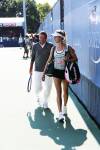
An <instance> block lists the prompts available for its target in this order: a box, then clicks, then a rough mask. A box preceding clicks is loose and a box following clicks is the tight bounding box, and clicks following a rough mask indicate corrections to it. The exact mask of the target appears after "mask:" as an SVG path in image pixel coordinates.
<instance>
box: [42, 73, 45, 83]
mask: <svg viewBox="0 0 100 150" xmlns="http://www.w3.org/2000/svg"><path fill="white" fill-rule="evenodd" d="M42 81H45V74H44V73H43V75H42Z"/></svg>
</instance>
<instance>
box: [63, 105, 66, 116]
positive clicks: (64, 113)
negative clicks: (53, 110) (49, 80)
mask: <svg viewBox="0 0 100 150" xmlns="http://www.w3.org/2000/svg"><path fill="white" fill-rule="evenodd" d="M62 114H63V115H67V107H66V106H63V109H62Z"/></svg>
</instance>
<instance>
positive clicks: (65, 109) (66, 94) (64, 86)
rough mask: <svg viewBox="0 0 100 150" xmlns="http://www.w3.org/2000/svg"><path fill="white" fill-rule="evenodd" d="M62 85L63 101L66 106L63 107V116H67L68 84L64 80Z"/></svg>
mask: <svg viewBox="0 0 100 150" xmlns="http://www.w3.org/2000/svg"><path fill="white" fill-rule="evenodd" d="M62 84H63V99H64V106H63V110H62V112H63V114H67V107H66V106H67V102H68V85H69V84H68V83H67V82H66V81H65V80H63V81H62Z"/></svg>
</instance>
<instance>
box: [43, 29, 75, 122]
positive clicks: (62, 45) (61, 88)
mask: <svg viewBox="0 0 100 150" xmlns="http://www.w3.org/2000/svg"><path fill="white" fill-rule="evenodd" d="M53 36H54V41H55V45H56V46H55V48H52V50H51V53H50V56H49V59H48V61H47V63H46V66H45V69H44V72H43V76H42V80H43V81H44V80H45V70H46V68H47V65H48V63H49V62H50V61H51V59H52V57H53V58H54V74H53V79H54V85H55V88H56V93H57V106H58V111H59V117H58V120H59V121H61V120H63V119H64V115H67V102H68V85H69V84H68V82H67V81H66V80H65V62H66V61H69V60H70V61H77V56H76V54H75V51H74V50H73V48H71V47H70V46H68V45H67V44H66V34H65V32H64V31H63V30H56V31H55V33H54V34H53ZM68 51H70V54H69V53H68ZM62 92H63V99H64V103H63V107H62Z"/></svg>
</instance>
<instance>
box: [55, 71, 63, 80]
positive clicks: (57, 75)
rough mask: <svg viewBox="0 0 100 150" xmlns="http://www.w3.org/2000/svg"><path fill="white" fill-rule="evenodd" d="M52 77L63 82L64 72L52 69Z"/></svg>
mask: <svg viewBox="0 0 100 150" xmlns="http://www.w3.org/2000/svg"><path fill="white" fill-rule="evenodd" d="M53 77H56V78H59V79H63V80H65V70H59V69H54V73H53Z"/></svg>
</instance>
